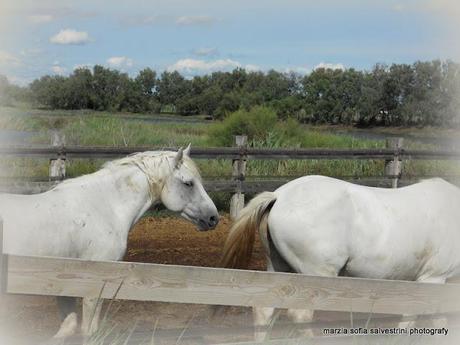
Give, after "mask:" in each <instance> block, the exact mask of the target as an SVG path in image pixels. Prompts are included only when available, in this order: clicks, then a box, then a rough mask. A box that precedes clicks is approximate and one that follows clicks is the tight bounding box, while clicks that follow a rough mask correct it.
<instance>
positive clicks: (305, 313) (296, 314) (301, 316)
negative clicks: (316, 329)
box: [287, 309, 314, 337]
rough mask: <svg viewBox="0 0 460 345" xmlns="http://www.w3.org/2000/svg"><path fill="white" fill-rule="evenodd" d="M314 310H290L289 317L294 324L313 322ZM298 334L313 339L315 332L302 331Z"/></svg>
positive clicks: (309, 330)
mask: <svg viewBox="0 0 460 345" xmlns="http://www.w3.org/2000/svg"><path fill="white" fill-rule="evenodd" d="M313 314H314V310H311V309H288V311H287V315H288V317H289V318H290V319H291V320H292V321H293V322H294V323H307V322H312V320H313ZM298 332H299V333H300V334H301V335H302V336H304V337H313V330H311V329H302V330H300V329H299V330H298Z"/></svg>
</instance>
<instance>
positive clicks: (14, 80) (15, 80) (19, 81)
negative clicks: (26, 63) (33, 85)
mask: <svg viewBox="0 0 460 345" xmlns="http://www.w3.org/2000/svg"><path fill="white" fill-rule="evenodd" d="M6 78H7V79H8V82H10V83H11V84H15V85H19V86H26V85H27V84H29V83H30V82H31V81H32V80H31V79H26V78H23V77H18V76H16V75H11V74H8V75H7V76H6Z"/></svg>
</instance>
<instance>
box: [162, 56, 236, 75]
mask: <svg viewBox="0 0 460 345" xmlns="http://www.w3.org/2000/svg"><path fill="white" fill-rule="evenodd" d="M238 67H241V64H240V63H239V62H238V61H234V60H231V59H221V60H214V61H205V60H195V59H182V60H179V61H177V62H176V63H175V64H173V65H171V66H169V67H168V68H167V70H168V71H178V72H181V73H184V74H200V73H209V72H216V71H229V70H233V69H235V68H238Z"/></svg>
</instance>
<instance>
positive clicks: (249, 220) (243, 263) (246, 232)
mask: <svg viewBox="0 0 460 345" xmlns="http://www.w3.org/2000/svg"><path fill="white" fill-rule="evenodd" d="M275 201H276V195H275V193H272V192H263V193H261V194H259V195H257V196H256V197H255V198H254V199H252V200H251V201H250V202H249V204H248V205H247V206H246V207H245V208H243V209H242V210H241V213H240V215H239V216H238V218H237V219H236V220H235V222H234V223H233V225H232V227H231V228H230V232H229V234H228V237H227V240H226V241H225V245H224V252H223V256H222V260H221V267H225V268H248V266H249V262H250V260H251V256H252V249H253V247H254V240H255V234H256V230H259V232H260V233H264V234H266V233H267V230H268V223H267V217H268V214H269V212H270V210H271V208H272V206H273V204H274V203H275ZM261 227H264V229H261ZM265 228H266V229H265ZM263 244H264V247H265V243H263Z"/></svg>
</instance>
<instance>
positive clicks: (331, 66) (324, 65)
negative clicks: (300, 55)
mask: <svg viewBox="0 0 460 345" xmlns="http://www.w3.org/2000/svg"><path fill="white" fill-rule="evenodd" d="M318 68H325V69H341V70H344V69H345V66H344V65H343V64H341V63H335V64H334V63H327V62H320V63H319V64H317V65H316V66H315V68H313V69H318Z"/></svg>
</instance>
